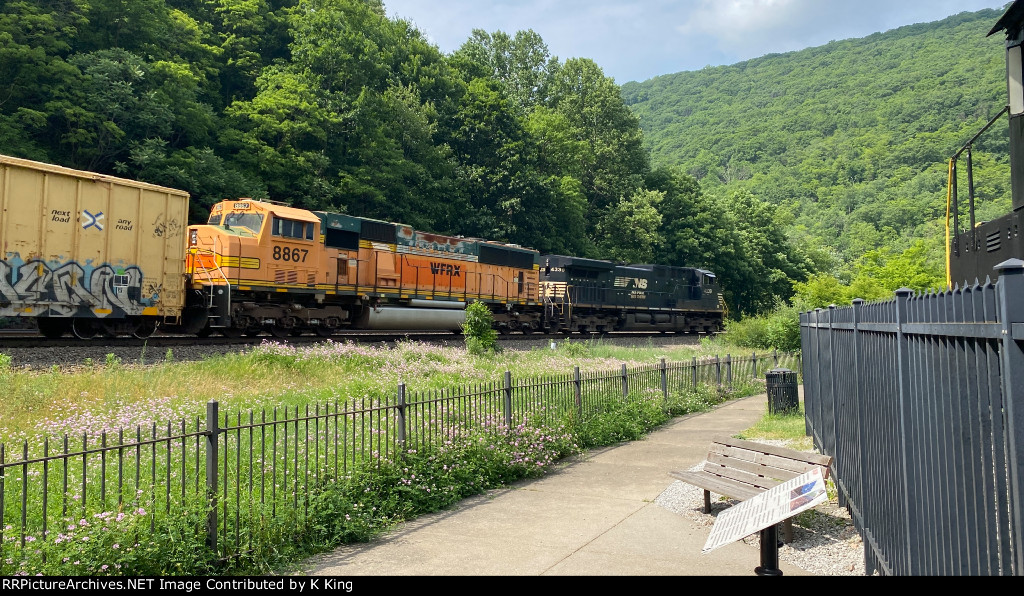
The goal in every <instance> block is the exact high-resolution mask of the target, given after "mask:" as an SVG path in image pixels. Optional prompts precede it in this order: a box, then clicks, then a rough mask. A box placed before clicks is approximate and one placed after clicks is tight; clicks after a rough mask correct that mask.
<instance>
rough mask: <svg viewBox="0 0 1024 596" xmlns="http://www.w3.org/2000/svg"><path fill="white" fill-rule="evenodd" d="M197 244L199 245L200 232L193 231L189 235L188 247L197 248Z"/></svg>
mask: <svg viewBox="0 0 1024 596" xmlns="http://www.w3.org/2000/svg"><path fill="white" fill-rule="evenodd" d="M197 244H199V231H198V230H192V231H191V232H189V234H188V245H189V246H195V245H197Z"/></svg>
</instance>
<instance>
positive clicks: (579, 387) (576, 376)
mask: <svg viewBox="0 0 1024 596" xmlns="http://www.w3.org/2000/svg"><path fill="white" fill-rule="evenodd" d="M572 376H573V379H572V385H573V390H574V392H575V393H576V414H577V415H578V416H579V417H580V419H582V418H583V383H582V381H580V367H578V366H576V367H574V368H573V372H572Z"/></svg>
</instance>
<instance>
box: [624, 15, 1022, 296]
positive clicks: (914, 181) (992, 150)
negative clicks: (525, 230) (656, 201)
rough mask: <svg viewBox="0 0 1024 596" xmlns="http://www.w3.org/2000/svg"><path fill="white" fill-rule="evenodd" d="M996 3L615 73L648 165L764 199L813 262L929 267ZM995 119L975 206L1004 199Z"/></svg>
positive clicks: (998, 103)
mask: <svg viewBox="0 0 1024 596" xmlns="http://www.w3.org/2000/svg"><path fill="white" fill-rule="evenodd" d="M1001 14H1002V13H1001V12H1000V11H994V10H983V11H980V12H976V13H962V14H959V15H956V16H953V17H950V18H947V19H945V20H942V21H938V22H935V23H927V24H919V25H913V26H908V27H902V28H899V29H896V30H893V31H889V32H886V33H878V34H874V35H871V36H869V37H866V38H862V39H850V40H845V41H835V42H832V43H829V44H827V45H824V46H821V47H816V48H811V49H807V50H803V51H798V52H792V53H787V54H774V55H768V56H764V57H762V58H759V59H756V60H750V61H747V62H742V63H739V64H735V65H731V66H723V67H717V68H705V69H703V70H700V71H695V72H683V73H678V74H672V75H666V76H661V77H658V78H655V79H651V80H649V81H645V82H642V83H627V84H626V85H624V86H623V96H624V97H625V98H626V103H627V104H629V106H630V107H631V109H632V110H633V111H634V113H636V114H637V116H638V117H639V118H640V123H641V127H642V128H643V130H644V140H645V145H646V146H647V147H649V148H650V150H651V155H652V161H653V163H654V164H655V165H673V166H681V167H682V168H683V169H684V170H685V172H686V173H688V174H690V175H692V176H694V177H695V178H696V179H697V180H698V181H699V182H700V185H701V187H702V189H703V190H704V192H705V193H706V194H708V195H712V196H719V197H721V196H728V194H729V193H731V192H734V191H736V190H737V189H742V190H745V191H749V192H750V193H752V194H754V195H755V196H757V197H759V198H762V199H765V200H767V201H768V202H769V203H770V204H772V205H774V206H777V207H778V215H779V219H778V221H779V224H780V225H781V226H783V227H784V228H785V229H786V232H787V235H788V236H789V237H790V238H791V239H793V241H794V242H796V243H798V244H805V245H807V246H811V247H814V246H821V247H827V248H829V249H830V250H829V251H828V252H830V253H831V254H818V255H816V259H817V267H816V269H818V270H819V271H824V272H830V273H834V274H836V275H837V276H839V277H840V278H841V279H844V280H845V281H849V280H850V278H851V277H853V276H855V275H856V274H857V272H858V266H859V267H860V268H863V267H864V266H869V265H870V263H865V261H864V260H863V257H864V256H865V255H866V254H867V255H868V257H869V258H868V261H871V260H872V259H873V260H874V262H875V263H874V264H875V265H876V266H877V265H878V264H879V261H880V260H881V261H884V260H886V257H887V256H891V255H906V254H907V253H905V251H907V250H908V249H911V253H909V255H907V257H908V259H909V260H910V261H913V263H911V265H912V267H916V268H918V269H919V270H923V269H927V271H928V275H926V276H925V277H927V278H929V279H935V277H936V275H937V272H938V270H939V269H941V267H942V266H943V265H942V259H943V250H944V249H943V246H944V245H943V238H944V229H943V225H944V221H945V209H946V179H947V163H948V160H949V157H950V156H951V155H952V154H953V153H954V152H955V151H956V150H957V149H959V148H960V147H961V146H963V144H964V143H966V142H967V141H968V140H969V139H970V138H971V137H972V136H973V135H974V134H975V133H976V132H978V131H979V130H980V129H981V128H982V127H983V126H984V125H985V123H987V122H988V120H989V119H990V118H991V117H993V116H994V115H995V114H996V113H998V112H999V110H1000V109H1002V107H1003V106H1004V105H1005V103H1006V83H1005V58H1004V50H1003V43H1004V36H1003V35H1002V34H997V35H993V36H991V37H986V35H987V34H988V32H989V30H991V28H992V26H993V25H994V24H995V22H996V21H997V20H998V18H999V17H1000V16H1001ZM1005 130H1006V125H1005V120H1004V121H1003V123H1002V124H1001V125H1000V126H996V127H994V128H993V130H992V131H991V132H990V133H988V134H986V136H984V137H983V138H982V141H981V143H980V144H979V145H978V146H977V148H978V150H979V152H977V153H975V156H974V157H975V167H976V177H975V180H976V183H977V184H978V195H979V204H980V206H981V213H982V214H983V215H984V216H985V217H986V218H988V217H992V216H994V215H999V214H1002V213H1005V212H1006V211H1007V210H1008V209H1009V180H1010V178H1009V169H1008V168H1009V167H1008V165H1007V164H1008V162H1007V157H1008V155H1007V144H1006V136H1007V135H1006V133H1005ZM964 178H966V177H964ZM961 182H964V183H965V182H966V181H965V180H961ZM966 195H967V193H966V190H962V191H961V196H965V197H966ZM920 272H921V271H918V273H920ZM876 273H877V271H876ZM904 277H906V276H904ZM919 281H920V282H921V283H922V285H927V280H924V281H922V280H920V279H919ZM865 297H868V296H865Z"/></svg>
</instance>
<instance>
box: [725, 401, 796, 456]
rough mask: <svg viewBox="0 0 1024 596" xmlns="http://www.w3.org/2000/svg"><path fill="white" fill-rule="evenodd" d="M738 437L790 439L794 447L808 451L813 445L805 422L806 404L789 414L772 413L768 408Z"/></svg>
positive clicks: (753, 439) (737, 436)
mask: <svg viewBox="0 0 1024 596" xmlns="http://www.w3.org/2000/svg"><path fill="white" fill-rule="evenodd" d="M736 438H738V439H748V440H751V441H756V440H758V439H774V440H782V441H789V442H790V447H791V448H792V449H797V450H800V451H806V450H808V449H811V448H812V447H813V445H812V441H811V437H809V436H807V429H806V426H805V424H804V406H803V403H801V404H800V408H799V410H795V411H793V412H792V413H787V414H772V413H769V412H768V411H767V409H766V411H765V414H764V416H763V417H762V418H761V419H760V420H758V421H757V423H756V424H754V425H753V426H751V427H750V428H747V429H745V430H743V431H742V432H740V433H738V434H737V435H736Z"/></svg>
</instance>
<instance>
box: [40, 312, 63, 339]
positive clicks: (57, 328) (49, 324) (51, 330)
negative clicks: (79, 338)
mask: <svg viewBox="0 0 1024 596" xmlns="http://www.w3.org/2000/svg"><path fill="white" fill-rule="evenodd" d="M36 325H37V326H38V327H39V333H42V334H43V337H46V338H48V339H60V338H61V337H63V336H64V334H65V333H67V332H68V331H69V330H70V329H71V320H70V319H62V318H57V317H53V318H50V317H43V318H40V319H38V320H37V321H36Z"/></svg>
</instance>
